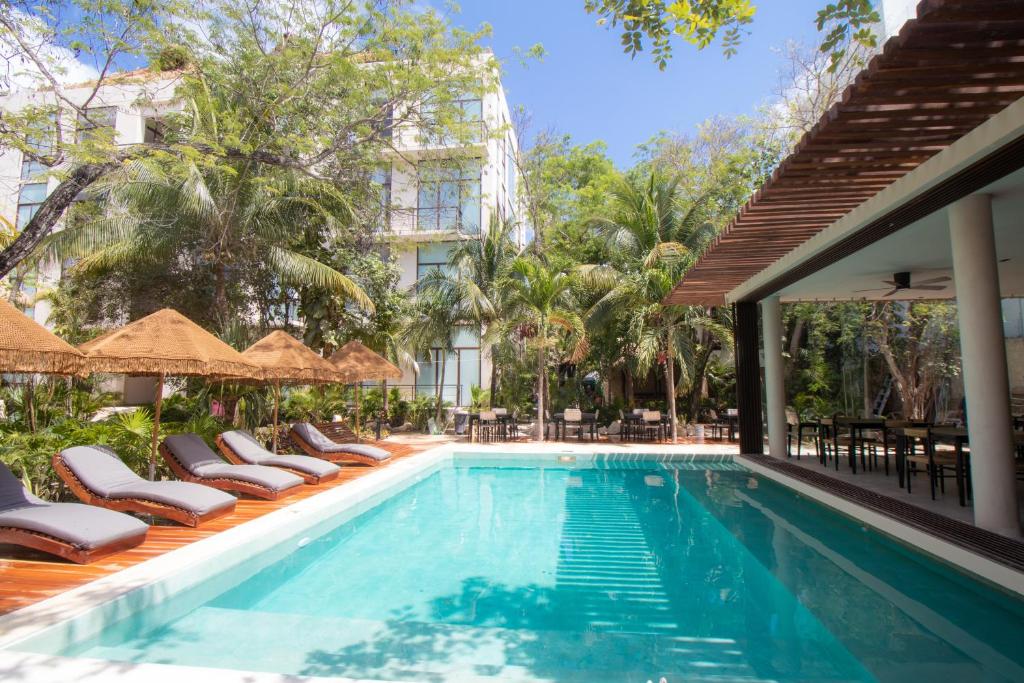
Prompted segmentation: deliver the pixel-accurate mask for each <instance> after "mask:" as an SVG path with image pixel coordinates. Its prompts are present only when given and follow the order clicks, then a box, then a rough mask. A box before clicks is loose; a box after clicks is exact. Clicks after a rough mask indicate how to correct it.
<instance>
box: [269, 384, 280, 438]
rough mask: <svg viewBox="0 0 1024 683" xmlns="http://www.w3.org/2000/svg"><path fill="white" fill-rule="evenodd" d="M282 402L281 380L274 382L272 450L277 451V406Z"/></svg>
mask: <svg viewBox="0 0 1024 683" xmlns="http://www.w3.org/2000/svg"><path fill="white" fill-rule="evenodd" d="M280 403H281V382H280V381H276V382H274V438H273V445H272V446H271V450H272V451H273V452H274V453H277V407H278V405H279V404H280Z"/></svg>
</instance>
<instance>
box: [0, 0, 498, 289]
mask: <svg viewBox="0 0 1024 683" xmlns="http://www.w3.org/2000/svg"><path fill="white" fill-rule="evenodd" d="M65 4H70V5H71V6H72V9H73V10H74V11H68V12H63V11H59V9H60V8H61V7H63V6H64V5H65ZM16 5H17V6H16ZM82 17H85V19H83V18H82ZM480 35H481V34H479V33H467V32H464V31H459V30H454V29H451V28H450V26H449V25H448V23H447V21H446V20H445V19H444V18H443V17H442V16H441V15H439V14H438V13H437V12H434V11H432V10H429V9H428V10H425V11H421V8H418V7H415V8H414V7H412V3H410V2H407V1H406V0H394V1H392V2H381V3H362V2H356V1H355V0H298V1H297V2H292V3H286V4H274V3H270V4H266V3H254V2H243V3H237V2H232V1H229V0H210V2H207V3H204V4H203V5H201V6H200V7H198V8H195V7H193V5H192V4H189V3H179V2H166V3H137V2H130V1H129V0H112V1H111V2H107V1H106V0H104V2H99V1H98V0H72V2H71V3H46V4H44V6H43V7H42V8H41V9H40V6H39V5H38V4H36V3H33V4H29V3H16V4H14V3H8V4H6V5H5V6H4V8H3V9H2V10H0V41H2V42H3V43H4V44H5V45H6V46H7V47H9V48H11V50H12V51H13V52H14V57H13V59H12V61H18V62H20V63H28V64H32V65H34V67H35V68H34V71H33V77H32V85H33V86H35V87H36V88H37V89H36V90H34V91H33V94H32V97H31V98H30V103H29V105H28V106H26V107H25V108H23V109H21V110H19V111H17V112H5V116H4V118H3V122H2V123H0V145H3V146H5V147H11V148H15V149H18V150H19V151H21V152H22V153H23V154H24V155H25V157H26V158H27V159H30V160H33V161H37V162H38V163H40V164H42V165H44V166H46V167H47V168H49V169H50V170H49V173H50V174H51V175H53V176H56V177H57V179H58V180H59V184H58V186H57V188H56V189H55V190H54V191H53V192H52V193H51V194H50V195H49V196H48V197H47V198H46V200H45V201H44V202H43V203H42V205H41V206H40V208H39V210H38V212H37V213H36V214H35V216H34V217H33V218H32V219H31V220H30V221H29V222H28V223H27V224H26V225H25V226H24V227H23V230H22V232H21V234H20V235H19V236H18V238H17V239H16V240H15V241H14V242H13V243H12V244H11V245H10V246H8V247H7V248H6V249H4V250H2V251H0V276H2V275H6V274H7V273H9V272H10V271H11V270H12V269H13V268H14V267H15V266H16V265H17V264H18V263H19V262H20V261H21V260H23V259H24V258H25V257H26V256H27V255H28V254H29V253H31V252H32V250H33V249H34V248H35V247H36V246H37V245H38V244H39V242H40V241H41V240H42V239H43V238H44V237H45V236H46V235H47V234H49V232H50V231H51V230H53V228H54V226H55V225H56V224H57V222H58V221H59V220H60V219H61V217H62V216H63V215H64V213H65V211H66V210H67V208H68V207H69V206H70V205H71V203H72V201H73V200H74V199H75V198H76V197H78V196H79V195H80V194H81V193H82V191H83V190H85V189H86V188H88V187H90V186H91V185H93V184H94V183H96V182H97V181H99V180H100V179H101V178H104V177H105V176H107V175H108V174H110V173H112V172H115V171H117V170H119V169H121V168H122V166H123V165H124V164H125V163H126V162H130V161H133V160H137V159H143V158H147V157H151V156H173V157H177V158H179V159H188V160H191V161H193V162H195V163H196V165H197V166H200V167H201V166H203V165H204V164H206V163H214V162H216V163H223V162H231V163H239V164H261V165H263V166H274V167H278V168H284V169H291V170H294V171H296V172H298V173H301V174H303V175H306V176H308V177H310V178H314V179H318V180H325V181H328V182H334V183H338V184H339V185H342V186H343V185H344V184H345V183H346V182H351V181H352V180H353V179H354V178H355V177H356V176H359V175H360V174H362V171H363V169H364V168H365V167H366V165H367V163H368V160H370V159H374V158H377V157H378V156H379V154H380V153H381V152H382V151H383V150H384V149H387V148H388V147H390V146H391V131H392V129H393V127H394V126H397V125H404V124H410V125H411V124H415V125H417V126H421V127H422V128H424V129H425V130H428V131H430V130H434V131H442V132H444V133H445V134H448V133H451V132H461V133H465V131H450V130H448V128H449V127H450V126H449V125H448V122H450V121H452V120H453V118H454V117H453V115H452V114H451V112H452V111H454V110H456V109H457V106H456V104H455V102H456V99H457V98H458V97H459V96H461V95H462V94H464V93H465V92H468V91H472V90H474V89H481V88H484V89H485V88H488V87H490V83H492V82H493V75H494V73H493V70H492V69H490V68H489V67H488V65H487V63H486V62H484V61H483V58H482V57H481V52H480V50H479V48H478V46H477V45H476V41H477V39H478V38H479V37H480ZM186 45H187V46H188V48H185V47H183V46H186ZM85 49H87V50H89V51H91V52H92V54H94V55H95V56H96V58H97V61H98V62H100V65H101V68H99V69H96V71H95V72H94V74H93V80H92V81H91V83H90V84H88V85H87V86H86V87H85V88H84V91H83V90H82V89H78V90H76V91H75V93H74V94H73V93H72V92H71V90H70V89H68V88H67V87H66V86H65V83H64V82H63V79H62V74H61V71H60V69H59V63H60V59H61V58H66V57H67V55H68V54H73V53H74V52H75V51H76V50H85ZM145 58H149V60H150V62H151V65H152V69H151V71H159V69H160V68H161V67H163V66H173V67H175V68H174V69H173V70H168V71H165V72H163V74H164V75H165V76H166V77H167V78H168V79H171V80H177V81H178V82H180V83H181V84H182V87H183V88H185V89H189V90H192V91H193V93H192V94H194V91H195V90H197V89H199V88H208V90H209V93H210V98H211V100H212V101H213V102H215V103H218V104H219V105H222V106H220V108H219V109H218V113H219V114H220V119H219V122H218V126H217V127H216V128H213V127H210V126H203V125H201V123H202V122H201V121H199V120H198V119H194V121H193V122H194V123H195V124H196V125H195V126H194V127H193V128H194V131H195V134H194V135H191V136H189V137H187V138H182V139H178V140H175V141H173V142H171V143H168V142H152V143H146V144H141V145H134V146H131V147H128V148H122V147H119V146H118V145H117V144H116V143H117V140H116V139H115V136H114V133H113V132H112V131H110V130H109V129H107V128H104V127H103V126H102V125H100V124H101V122H100V121H94V120H92V117H93V113H92V112H90V109H91V107H90V105H91V104H92V103H93V102H94V101H95V96H96V93H97V92H99V90H100V89H101V88H102V87H103V86H104V85H107V84H109V83H111V82H114V81H115V80H116V79H118V78H125V77H124V76H123V75H119V74H117V73H115V71H116V68H117V66H118V65H119V64H121V63H123V62H125V61H126V60H128V59H135V60H138V59H145ZM179 67H180V68H179ZM139 78H142V80H143V81H146V82H148V81H147V78H146V77H144V76H140V77H139ZM82 92H84V95H83V94H82ZM142 99H143V101H144V100H145V99H146V98H145V96H143V97H142ZM143 103H144V102H143ZM423 104H428V105H429V106H430V108H431V110H432V111H433V112H434V116H432V117H431V118H430V119H429V120H427V119H424V118H423V117H421V116H420V115H419V112H420V109H419V108H418V106H417V105H423ZM194 114H196V112H191V111H187V110H186V111H185V112H184V113H183V116H185V117H189V116H192V115H194ZM79 126H85V127H88V128H89V129H90V134H89V135H74V134H73V131H74V130H75V129H76V127H79ZM40 141H45V142H44V143H42V144H40Z"/></svg>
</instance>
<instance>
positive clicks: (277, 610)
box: [61, 461, 1024, 683]
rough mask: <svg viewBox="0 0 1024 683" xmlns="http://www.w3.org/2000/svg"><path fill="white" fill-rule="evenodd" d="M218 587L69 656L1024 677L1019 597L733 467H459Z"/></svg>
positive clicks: (759, 674)
mask: <svg viewBox="0 0 1024 683" xmlns="http://www.w3.org/2000/svg"><path fill="white" fill-rule="evenodd" d="M225 585H230V586H231V587H230V588H228V589H227V590H226V591H224V592H220V593H219V594H217V595H215V596H212V597H211V598H210V599H206V598H204V602H202V603H201V604H197V605H195V606H194V608H192V607H190V608H189V611H187V613H184V614H178V615H174V617H173V618H171V619H168V618H167V615H166V614H162V613H161V612H160V610H149V611H147V612H146V613H144V614H140V615H137V616H135V617H132V618H130V619H127V620H125V621H123V622H120V623H118V624H115V625H112V626H111V627H109V628H107V629H106V630H105V631H104V632H103V633H102V635H101V636H100V637H98V638H96V639H94V640H91V641H88V642H83V643H80V644H78V645H76V646H75V647H74V648H72V649H71V650H68V651H65V652H62V653H61V654H70V655H81V656H88V657H100V658H106V659H113V660H124V661H132V662H163V663H172V664H186V665H200V666H213V667H222V668H233V669H244V670H258V671H271V672H281V673H292V674H307V675H319V676H349V677H353V678H370V679H389V680H426V681H446V680H454V681H472V680H476V679H491V678H493V677H502V678H505V679H516V680H550V681H588V682H593V681H638V682H641V683H643V682H645V681H648V680H653V681H658V679H659V678H660V677H665V678H666V680H667V681H668V682H669V683H676V682H681V681H725V680H728V681H870V680H879V681H918V680H923V679H925V678H926V677H928V678H930V679H932V680H936V681H945V680H950V681H953V680H956V681H1004V680H1006V681H1012V680H1017V681H1021V680H1024V647H1022V645H1024V639H1022V637H1024V606H1022V604H1021V602H1019V601H1017V600H1015V599H1013V598H1011V597H1010V596H1008V595H1006V594H1004V593H1001V592H998V591H996V590H994V589H991V588H988V587H986V586H984V585H982V584H979V583H977V582H974V581H972V580H969V579H968V578H966V577H964V576H961V575H959V574H957V573H955V572H953V571H951V570H949V569H947V568H945V567H943V566H941V565H939V564H937V563H935V562H932V561H930V560H928V559H926V558H924V557H922V556H919V555H917V554H915V553H913V552H911V551H909V550H907V549H905V548H904V547H902V546H900V545H899V544H897V543H894V542H891V541H889V540H887V539H885V538H884V537H882V536H880V535H877V534H874V533H871V532H868V531H865V530H863V529H861V528H859V527H858V526H856V525H854V524H853V523H851V522H850V521H848V520H846V519H845V518H843V517H840V516H838V515H835V514H833V513H831V512H829V511H827V510H826V509H824V508H822V507H821V506H819V505H817V504H815V503H812V502H809V501H807V500H805V499H802V498H800V497H798V496H797V495H795V494H794V493H793V492H791V491H790V490H788V489H786V488H784V487H781V486H778V485H776V484H773V483H771V482H768V481H766V480H764V479H761V478H758V477H756V476H754V475H752V474H750V473H748V472H746V471H743V470H741V469H740V468H738V467H737V466H735V465H731V464H730V465H722V464H717V465H716V464H708V465H700V464H693V463H681V464H678V465H672V464H658V463H655V462H650V463H639V464H638V463H632V464H629V465H625V464H623V465H622V466H616V465H614V464H612V465H605V466H602V467H600V468H592V469H577V468H573V467H565V468H560V467H552V466H545V467H540V466H537V467H493V466H484V465H482V464H481V465H479V466H473V465H472V463H467V462H465V461H456V463H455V465H454V466H445V467H443V468H442V469H441V470H440V471H438V472H436V473H434V474H432V475H430V476H429V477H427V478H426V479H424V480H423V481H421V482H419V483H417V484H415V485H414V486H412V487H410V488H408V489H406V490H404V491H402V492H400V493H398V494H396V495H395V496H393V497H391V498H389V499H387V500H386V501H384V502H383V503H381V504H380V505H378V506H376V507H375V508H373V509H372V510H370V511H368V512H366V513H364V514H362V515H360V516H359V517H356V518H355V519H353V520H351V521H349V522H346V523H344V524H342V525H340V526H338V527H336V528H334V529H333V530H331V531H329V532H327V533H325V534H324V535H322V536H320V537H318V538H315V539H312V540H311V541H310V542H309V543H307V544H306V545H304V546H302V547H301V548H297V549H296V550H295V551H294V552H291V553H290V554H289V555H288V556H287V557H286V558H285V559H283V560H281V561H278V562H276V563H274V564H272V565H270V566H268V567H266V568H265V569H263V570H262V571H259V572H258V573H255V574H253V575H240V576H235V577H230V580H229V581H227V583H226V584H225ZM176 600H177V598H176ZM179 602H181V603H182V604H184V603H183V602H182V601H180V600H179Z"/></svg>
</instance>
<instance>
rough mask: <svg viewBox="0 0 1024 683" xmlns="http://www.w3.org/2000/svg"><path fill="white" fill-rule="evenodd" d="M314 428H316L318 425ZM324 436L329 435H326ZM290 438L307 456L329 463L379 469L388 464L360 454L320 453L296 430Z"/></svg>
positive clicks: (291, 433) (289, 434)
mask: <svg viewBox="0 0 1024 683" xmlns="http://www.w3.org/2000/svg"><path fill="white" fill-rule="evenodd" d="M313 426H314V427H316V425H313ZM317 429H319V427H317ZM324 436H327V435H326V434H325V435H324ZM288 438H289V439H291V440H292V442H293V443H294V444H295V445H296V446H298V447H299V448H301V449H302V450H303V451H305V452H306V455H311V456H313V457H314V458H320V459H321V460H327V461H328V462H357V463H359V464H360V465H368V466H370V467H379V466H380V465H383V464H384V463H385V462H388V460H378V459H376V458H371V457H370V456H368V455H359V454H358V453H345V452H342V451H339V452H337V453H325V452H323V451H318V450H317V449H315V448H313V446H311V445H310V444H308V443H306V440H305V439H303V438H302V437H301V436H299V435H298V434H297V433H296V432H295V430H294V429H291V430H289V431H288ZM327 438H328V439H329V438H331V437H329V436H328V437H327ZM339 445H341V444H339Z"/></svg>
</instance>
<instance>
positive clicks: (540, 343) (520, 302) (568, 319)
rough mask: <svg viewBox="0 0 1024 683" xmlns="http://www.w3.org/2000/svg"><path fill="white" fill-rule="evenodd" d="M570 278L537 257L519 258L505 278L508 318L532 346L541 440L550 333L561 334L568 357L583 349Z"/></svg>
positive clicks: (583, 342) (537, 435)
mask: <svg viewBox="0 0 1024 683" xmlns="http://www.w3.org/2000/svg"><path fill="white" fill-rule="evenodd" d="M573 286H574V279H573V277H572V276H571V275H569V274H568V273H565V272H562V271H554V270H551V269H550V268H548V266H547V265H546V264H545V263H544V262H543V261H542V260H540V259H539V258H537V257H533V256H530V257H522V256H521V257H519V258H517V259H516V260H515V261H514V262H513V263H512V267H511V275H510V278H509V307H510V311H511V317H510V321H511V322H513V323H514V324H515V325H517V326H518V327H519V329H520V330H521V331H522V335H523V336H524V337H527V338H530V339H531V341H532V344H533V346H534V351H535V353H536V354H537V355H536V368H537V427H536V439H537V441H543V440H544V425H545V420H544V410H545V405H544V394H545V387H544V383H545V380H546V377H547V371H548V362H549V360H550V355H551V347H552V342H553V340H554V339H556V338H557V336H555V337H553V336H552V332H553V331H555V330H560V331H561V332H563V333H564V336H565V337H566V338H567V341H568V343H569V346H570V350H569V353H568V357H569V358H570V359H579V358H581V357H582V355H583V354H584V353H585V352H586V334H585V330H584V327H583V321H582V319H581V318H580V316H579V314H577V313H576V310H575V303H574V301H573V299H572V289H573Z"/></svg>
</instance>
